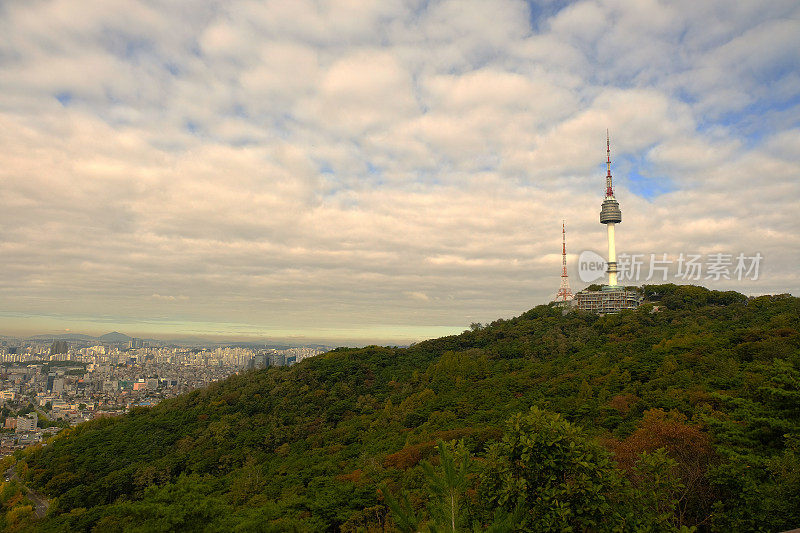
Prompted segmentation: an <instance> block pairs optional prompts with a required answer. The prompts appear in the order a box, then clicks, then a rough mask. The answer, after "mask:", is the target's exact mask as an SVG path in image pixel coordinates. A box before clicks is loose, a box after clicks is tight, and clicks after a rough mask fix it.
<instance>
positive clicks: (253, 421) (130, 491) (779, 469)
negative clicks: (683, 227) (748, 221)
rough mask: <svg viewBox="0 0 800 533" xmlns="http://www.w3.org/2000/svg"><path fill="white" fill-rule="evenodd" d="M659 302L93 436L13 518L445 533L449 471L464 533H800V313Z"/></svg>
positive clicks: (341, 368) (79, 435) (511, 330)
mask: <svg viewBox="0 0 800 533" xmlns="http://www.w3.org/2000/svg"><path fill="white" fill-rule="evenodd" d="M645 290H646V293H647V296H648V298H649V300H650V301H651V302H653V303H656V304H657V305H659V306H660V307H659V308H658V310H657V311H656V310H654V309H653V304H652V303H647V304H645V305H643V306H642V307H641V308H639V309H638V310H635V311H626V312H622V313H620V314H617V315H607V316H603V317H599V316H596V315H592V314H586V313H580V312H570V313H566V314H562V312H561V310H560V309H558V308H554V307H550V306H538V307H536V308H534V309H531V310H530V311H528V312H526V313H524V314H522V315H521V316H519V317H517V318H514V319H511V320H498V321H496V322H494V323H492V324H489V325H487V326H477V325H476V326H474V327H473V329H472V330H470V331H465V332H464V333H463V334H461V335H457V336H451V337H445V338H441V339H436V340H431V341H426V342H421V343H419V344H415V345H412V346H410V347H408V348H402V349H400V348H381V347H376V346H371V347H367V348H362V349H337V350H334V351H332V352H329V353H328V354H325V355H322V356H318V357H315V358H312V359H308V360H305V361H303V362H302V363H299V364H297V365H295V366H292V367H290V368H271V369H268V370H260V371H251V372H247V373H243V374H241V375H236V376H233V377H231V378H229V379H227V380H225V381H223V382H220V383H217V384H215V385H212V386H210V387H208V388H206V389H202V390H197V391H194V392H192V393H189V394H185V395H182V396H180V397H178V398H176V399H173V400H168V401H164V402H162V403H161V404H160V405H158V406H156V407H154V408H150V409H144V408H142V409H136V410H134V411H133V412H132V413H130V414H129V415H127V416H124V417H119V418H114V419H104V420H97V421H94V422H90V423H86V424H83V425H81V426H78V427H76V428H74V429H72V430H69V432H68V433H66V434H62V435H60V436H58V437H57V438H56V439H55V440H54V442H52V443H51V444H49V445H47V446H45V447H43V448H40V449H38V450H35V451H32V452H28V453H26V454H24V456H21V457H20V458H19V459H20V462H19V463H18V465H17V471H18V472H19V473H20V475H21V476H23V478H24V479H25V480H27V482H28V483H29V484H30V485H31V486H32V487H35V488H36V489H38V490H40V491H41V492H43V493H45V494H48V495H50V496H52V497H54V498H55V500H54V503H53V505H52V506H51V509H50V512H49V515H48V517H47V518H46V519H45V520H43V521H39V522H35V521H31V519H30V517H28V518H26V517H25V515H24V511H20V510H19V509H20V507H19V505H20V500H19V499H17V500H16V501H15V499H14V498H13V497H11V496H13V494H12V492H13V491H12V490H11V489H10V488H9V487H8V486H6V485H7V484H5V485H4V488H3V490H2V491H0V492H2V499H3V505H4V509H3V512H4V513H5V515H4V516H3V518H2V519H3V520H4V522H3V525H4V526H5V527H7V528H9V529H13V528H17V530H19V528H22V529H25V527H26V526H25V524H26V520H28V522H27V523H28V524H29V527H31V528H32V529H34V530H45V531H51V530H52V531H56V530H58V531H89V530H95V531H104V532H106V531H123V530H124V531H179V530H186V531H202V530H206V531H292V530H296V531H391V530H394V529H403V528H405V529H411V530H413V529H417V528H419V529H421V530H426V528H428V527H434V526H435V525H436V524H437V523H438V522H437V520H438V518H437V517H438V516H439V514H438V513H439V511H441V505H440V503H441V501H440V500H441V498H440V497H441V495H442V492H441V490H439V489H437V488H436V486H437V485H436V482H437V480H438V481H442V479H445V478H447V480H445V481H446V482H442V483H444V486H447V487H451V488H453V487H455V489H454V490H455V491H456V492H455V493H456V494H457V495H458V497H459V499H458V502H459V503H458V505H457V509H455V508H454V507H451V508H450V511H452V513H451V514H450V515H449V516H450V517H451V518H452V520H450V519H448V522H447V524H448V527H450V525H451V524H453V523H455V524H456V526H457V528H461V529H459V530H463V531H466V530H470V531H471V530H472V528H473V527H478V528H490V527H495V529H494V530H496V531H502V530H503V527H501V526H498V525H497V524H499V523H500V522H502V521H503V520H505V521H506V522H504V523H506V524H510V523H514V524H517V527H518V528H519V529H522V530H528V531H544V530H562V529H564V528H567V527H572V528H573V530H594V531H598V530H599V531H603V530H610V529H611V528H612V527H614V528H621V529H622V530H626V531H632V530H637V529H643V530H651V531H652V530H678V529H680V527H681V526H689V527H691V526H697V527H698V529H699V530H714V531H754V530H763V531H782V530H786V529H791V528H794V527H800V335H799V334H798V331H800V299H798V298H794V297H791V296H787V295H781V296H763V297H758V298H751V299H748V298H745V297H744V296H742V295H740V294H737V293H732V292H726V293H720V292H714V291H708V290H706V289H703V288H699V287H692V286H680V287H678V286H674V285H664V286H653V287H646V288H645ZM654 311H655V312H654ZM532 407H534V409H531V408H532ZM520 413H521V415H520ZM438 440H442V441H445V442H449V441H458V440H460V441H461V442H462V443H463V446H452V445H451V446H444V447H443V448H442V449H441V450H437V447H436V442H437V441H438ZM448 450H450V455H449V456H448ZM454 457H455V458H456V459H454ZM454 461H455V462H454ZM440 464H443V465H445V466H446V465H452V464H455V465H456V467H454V468H455V470H453V469H450V470H448V469H446V468H445V471H444V473H443V474H441V476H444V477H436V476H437V475H439V474H437V472H439V468H440V466H438V465H440ZM426 465H427V466H426ZM448 471H450V472H451V474H452V475H450V474H447V472H448ZM453 472H455V474H454V473H453ZM458 472H461V474H462V475H461V477H458V476H457V475H456V474H457V473H458ZM447 476H450V477H447ZM448 480H449V481H448ZM440 485H441V483H440ZM392 496H394V498H392ZM387 500H388V501H389V502H394V507H395V510H394V512H389V510H388V508H387V505H386V501H387ZM454 501H455V500H454ZM15 506H16V507H15ZM14 513H16V514H14ZM409 524H410V525H409ZM426 524H427V525H426ZM492 524H494V526H492ZM508 527H510V526H508ZM439 530H444V529H443V528H441V527H440V528H439ZM447 530H450V529H447ZM506 530H507V529H506Z"/></svg>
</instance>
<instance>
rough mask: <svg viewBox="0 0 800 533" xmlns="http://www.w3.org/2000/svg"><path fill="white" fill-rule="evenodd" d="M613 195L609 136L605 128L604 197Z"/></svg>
mask: <svg viewBox="0 0 800 533" xmlns="http://www.w3.org/2000/svg"><path fill="white" fill-rule="evenodd" d="M608 196H614V189H613V187H612V186H611V137H610V135H609V134H608V128H606V197H608Z"/></svg>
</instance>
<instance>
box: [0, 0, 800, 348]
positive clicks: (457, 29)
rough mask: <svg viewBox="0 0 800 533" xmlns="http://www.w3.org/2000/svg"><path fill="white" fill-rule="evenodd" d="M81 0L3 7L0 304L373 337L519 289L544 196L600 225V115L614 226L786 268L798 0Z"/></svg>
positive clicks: (534, 279) (551, 258) (549, 252)
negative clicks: (559, 0) (162, 3)
mask: <svg viewBox="0 0 800 533" xmlns="http://www.w3.org/2000/svg"><path fill="white" fill-rule="evenodd" d="M85 6H86V4H85V3H81V4H76V3H73V2H69V1H66V0H64V1H58V2H56V1H52V2H38V3H30V4H13V5H10V6H7V7H4V8H3V9H4V12H3V13H4V16H3V17H0V32H2V34H3V35H4V36H6V38H5V39H4V41H3V43H2V44H0V83H2V86H3V92H2V96H0V147H1V148H2V152H0V153H2V156H0V161H1V162H2V165H0V180H2V184H3V186H2V187H0V202H2V205H3V206H4V209H3V210H1V211H0V254H2V257H3V258H4V261H3V266H2V267H0V302H2V303H1V304H0V312H16V313H29V314H33V315H36V314H39V315H49V314H60V315H63V316H67V315H70V314H73V315H75V316H82V317H85V316H92V315H94V316H98V317H101V316H102V317H105V318H103V320H104V321H106V322H107V321H108V320H109V318H108V317H109V316H111V315H114V316H117V317H118V320H119V321H120V322H119V323H126V324H127V323H133V322H141V321H146V320H150V319H151V318H153V317H160V316H163V315H164V314H170V315H171V316H172V317H173V318H174V319H175V320H176V321H177V322H181V323H183V324H188V323H196V324H203V327H210V328H217V329H220V328H221V329H224V328H229V329H231V331H233V330H236V331H240V330H242V331H243V330H244V329H242V328H245V325H246V328H245V329H247V331H251V329H252V328H256V329H257V328H264V329H263V331H267V330H280V331H284V332H286V331H294V332H304V331H306V332H308V331H321V330H322V329H326V328H327V329H326V331H330V330H331V329H335V328H342V329H343V330H344V329H346V330H347V331H349V332H350V333H349V335H352V336H353V337H358V336H359V335H362V334H363V335H367V333H366V332H369V335H370V338H373V339H374V338H375V337H374V335H375V332H376V331H385V332H386V335H387V336H394V337H392V338H388V337H387V340H392V339H394V338H401V337H402V338H404V339H407V338H410V337H409V336H411V335H412V334H411V333H408V335H405V334H400V333H398V331H400V330H399V329H398V328H401V329H402V328H405V330H404V331H407V332H411V331H421V330H419V329H415V328H419V327H421V326H450V327H453V328H455V329H459V328H463V325H464V324H467V323H469V322H472V321H476V320H478V321H482V322H485V321H491V320H493V319H495V318H497V317H499V316H510V315H513V314H518V313H519V312H521V311H523V310H525V309H527V308H529V307H531V306H532V305H534V304H536V303H540V302H544V301H547V299H549V298H550V297H552V294H553V293H554V292H555V289H556V288H557V284H558V282H559V279H558V274H559V261H560V257H559V255H558V248H559V244H560V242H559V239H560V227H559V222H560V220H561V219H562V218H566V219H567V232H568V249H569V250H570V251H571V253H573V254H577V253H578V252H579V251H580V250H583V249H595V250H597V251H602V250H603V247H604V245H603V243H604V235H605V234H604V231H603V230H604V228H602V227H601V226H600V225H599V223H598V220H597V219H598V211H599V203H600V199H601V194H602V188H603V173H604V171H603V170H602V162H603V160H604V156H605V153H604V150H605V147H604V142H605V139H604V134H605V131H604V130H605V128H609V129H610V130H611V136H612V156H613V157H614V167H613V168H614V175H615V180H616V182H615V183H616V184H617V189H618V197H619V198H620V202H621V204H622V210H623V214H624V215H623V218H624V221H623V223H622V225H621V226H620V228H619V231H618V240H619V245H620V249H621V250H630V251H639V252H642V253H662V252H664V253H670V254H677V253H680V252H691V253H699V252H702V253H707V252H709V251H715V250H729V251H730V252H731V253H738V252H740V251H741V252H747V253H751V252H753V251H761V252H762V253H763V254H764V256H765V270H764V275H763V277H762V279H760V280H758V281H757V282H751V283H748V284H744V283H733V282H730V283H717V284H715V286H717V287H721V288H723V287H724V288H734V289H739V290H742V291H743V292H746V293H753V292H760V291H775V292H786V291H794V292H796V291H797V289H798V277H797V275H796V274H795V272H796V264H797V260H798V259H800V257H798V253H797V252H796V250H798V249H800V246H798V244H800V243H798V237H797V235H798V232H797V224H796V221H795V218H796V217H795V213H796V212H797V210H798V208H800V205H798V204H799V203H800V191H798V183H797V180H796V176H797V175H798V174H800V159H799V158H798V153H799V152H800V151H798V149H797V148H798V145H799V144H800V140H799V139H800V134H798V130H797V128H796V118H797V116H798V115H797V113H798V111H797V107H796V106H794V107H792V106H791V105H788V106H787V104H786V101H787V100H788V99H790V98H791V95H793V94H796V88H797V85H796V84H797V80H798V78H797V76H796V75H793V74H792V71H793V69H794V67H795V66H796V65H795V63H794V62H795V61H796V54H795V55H792V50H794V49H796V46H795V44H797V43H796V42H795V41H796V39H797V38H796V35H797V34H798V32H796V31H794V30H795V29H796V28H795V27H796V15H797V7H796V5H794V4H793V3H792V2H778V1H774V2H768V3H767V4H766V5H762V4H759V3H755V2H752V3H749V2H748V3H745V2H741V3H736V5H735V6H734V5H731V4H729V3H726V2H720V3H712V4H703V5H696V3H694V4H692V3H690V4H687V5H675V4H670V5H664V4H661V3H656V2H651V3H648V4H641V3H640V2H631V1H623V0H607V1H583V2H577V3H574V4H572V5H570V6H568V7H566V8H564V9H562V10H561V11H560V12H558V13H555V14H553V15H552V17H551V18H549V19H547V20H540V21H536V24H535V28H538V29H537V30H536V31H534V29H533V27H534V26H531V24H530V21H529V13H528V8H527V6H526V4H525V3H523V2H511V1H509V2H491V3H489V2H480V1H478V2H466V3H465V2H432V3H422V2H386V1H375V2H370V3H364V2H331V3H325V2H286V1H273V2H266V3H263V2H249V1H245V2H232V3H230V4H226V5H225V6H224V7H213V6H211V7H204V8H202V9H197V10H191V11H187V10H186V9H184V8H181V7H180V6H177V5H176V6H172V7H169V8H167V7H162V8H157V9H156V8H152V7H148V6H147V5H145V4H143V3H139V2H133V1H131V2H128V3H127V4H126V6H125V7H126V9H125V10H124V11H123V10H122V9H118V7H117V6H111V5H110V4H108V3H104V2H99V3H96V4H92V6H90V7H89V8H87V7H85ZM78 12H80V13H81V14H82V15H81V16H76V15H75V13H78ZM794 70H796V69H794ZM57 95H59V96H60V97H61V99H62V100H63V103H62V102H59V101H58V100H57V99H56V96H57ZM753 106H754V107H753ZM751 108H752V109H763V115H756V118H758V117H761V116H763V117H764V121H763V122H760V121H758V120H754V118H753V116H752V114H753V113H756V114H757V113H759V111H747V112H746V113H744V114H742V115H741V117H740V120H741V121H740V122H737V117H739V115H736V113H740V112H741V111H742V109H751ZM731 113H734V115H730V114H731ZM718 117H723V118H724V120H722V119H721V120H719V121H717V118H718ZM752 132H757V135H751V133H752ZM639 175H641V176H642V177H641V178H639V177H638V176H639ZM648 179H649V180H651V182H652V183H650V182H643V181H642V180H648ZM637 180H639V181H637ZM652 184H656V185H659V186H664V187H666V188H665V190H666V191H667V192H666V193H665V194H661V195H657V196H652V197H641V196H637V195H636V194H634V193H633V192H632V191H641V190H644V189H646V188H647V187H648V186H650V185H652ZM574 282H575V283H576V284H577V280H574ZM98 320H99V319H98ZM213 324H217V325H216V326H214V325H213ZM236 324H239V325H240V326H241V327H240V326H236ZM154 327H155V326H154ZM175 327H178V326H175ZM184 327H189V326H184ZM237 328H238V329H237ZM73 329H75V328H73ZM359 331H362V333H359ZM426 331H428V330H426ZM437 331H438V330H437ZM339 338H341V337H339Z"/></svg>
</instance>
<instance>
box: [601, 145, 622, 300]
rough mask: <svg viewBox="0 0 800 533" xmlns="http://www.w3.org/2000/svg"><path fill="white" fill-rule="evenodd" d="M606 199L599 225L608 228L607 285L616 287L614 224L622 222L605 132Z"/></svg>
mask: <svg viewBox="0 0 800 533" xmlns="http://www.w3.org/2000/svg"><path fill="white" fill-rule="evenodd" d="M606 155H607V159H606V168H607V173H606V197H605V199H604V200H603V207H602V209H601V210H600V223H601V224H605V225H606V227H607V228H608V270H606V272H607V273H608V285H609V287H618V285H617V250H616V248H615V246H614V224H619V223H620V222H622V211H620V210H619V202H617V199H616V198H614V188H613V187H612V186H611V140H610V138H609V135H608V130H606Z"/></svg>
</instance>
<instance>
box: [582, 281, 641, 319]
mask: <svg viewBox="0 0 800 533" xmlns="http://www.w3.org/2000/svg"><path fill="white" fill-rule="evenodd" d="M643 299H644V296H642V295H641V294H640V293H639V291H637V290H635V289H633V290H631V289H625V288H623V287H610V286H608V285H604V286H603V287H602V288H601V289H600V290H599V291H588V290H583V291H579V292H577V293H575V297H574V298H573V300H572V305H574V306H575V307H576V308H577V309H580V310H581V311H589V312H592V313H598V314H605V313H619V312H620V311H622V310H623V309H636V308H637V307H639V306H640V305H641V303H642V300H643Z"/></svg>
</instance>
